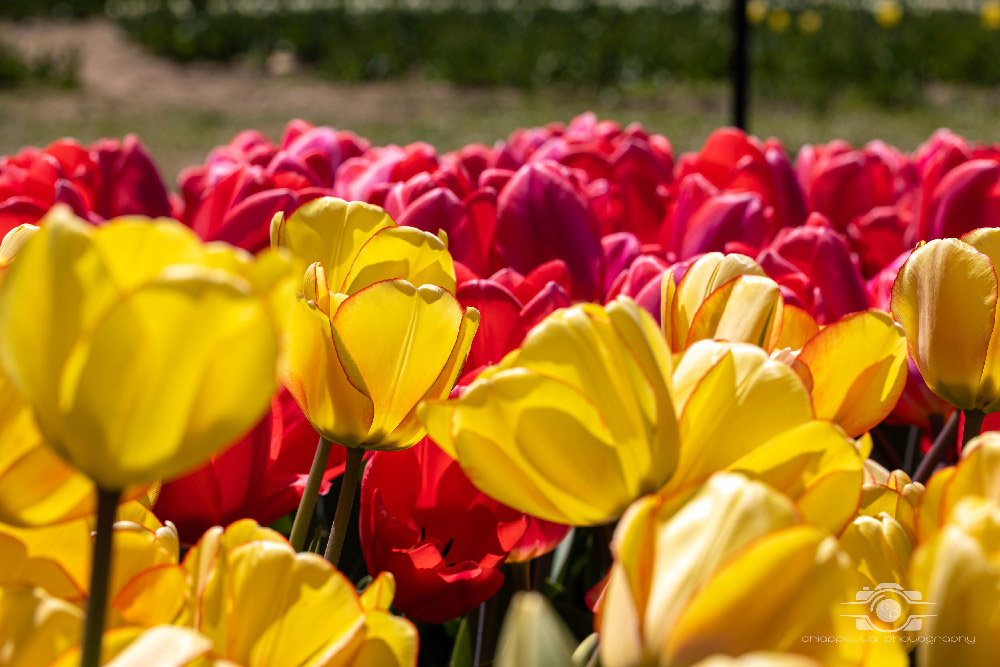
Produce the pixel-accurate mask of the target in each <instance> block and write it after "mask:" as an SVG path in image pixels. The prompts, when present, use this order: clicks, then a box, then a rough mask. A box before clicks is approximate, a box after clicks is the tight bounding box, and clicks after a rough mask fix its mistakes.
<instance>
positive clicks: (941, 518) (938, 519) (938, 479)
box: [917, 431, 1000, 542]
mask: <svg viewBox="0 0 1000 667" xmlns="http://www.w3.org/2000/svg"><path fill="white" fill-rule="evenodd" d="M969 496H978V497H981V498H984V499H986V500H987V501H989V502H992V503H995V504H996V505H998V506H1000V433H998V432H996V431H987V432H986V433H983V434H982V435H980V436H979V437H977V438H974V439H973V440H971V441H970V442H969V443H968V444H966V446H965V447H964V448H963V449H962V457H961V459H960V460H959V461H958V464H957V465H954V466H951V467H948V468H944V469H943V470H939V471H938V472H936V473H934V476H933V477H931V478H930V480H929V481H928V482H927V490H926V491H925V492H924V494H923V498H922V499H921V502H920V510H919V512H918V514H917V518H918V533H919V535H920V541H921V542H925V541H927V540H929V539H930V538H932V537H933V536H934V535H935V533H937V532H938V531H939V530H940V529H941V528H942V527H943V526H944V525H945V523H946V522H947V521H948V517H949V516H950V515H951V513H952V510H953V509H954V507H955V505H957V504H958V502H959V501H960V500H961V499H962V498H965V497H969Z"/></svg>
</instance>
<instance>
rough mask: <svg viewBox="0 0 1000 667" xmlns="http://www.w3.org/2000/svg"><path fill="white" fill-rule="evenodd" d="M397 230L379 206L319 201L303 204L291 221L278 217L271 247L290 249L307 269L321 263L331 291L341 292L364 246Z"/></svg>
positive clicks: (278, 215)
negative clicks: (387, 231) (381, 234)
mask: <svg viewBox="0 0 1000 667" xmlns="http://www.w3.org/2000/svg"><path fill="white" fill-rule="evenodd" d="M395 226H396V223H395V222H393V220H392V218H390V217H389V215H388V214H387V213H386V212H385V211H383V210H382V209H381V208H379V207H378V206H374V205H372V204H366V203H364V202H360V201H354V202H346V201H344V200H343V199H337V198H335V197H320V198H318V199H314V200H312V201H311V202H308V203H306V204H303V205H302V206H301V207H299V208H298V209H297V210H296V211H295V212H294V213H292V215H291V216H290V217H288V218H285V216H284V215H282V214H281V213H278V214H277V215H275V216H274V219H273V220H272V221H271V246H272V247H282V248H287V249H288V250H290V251H291V253H292V254H293V255H295V257H296V258H298V259H299V260H301V262H302V264H303V265H304V266H305V265H309V264H312V263H313V262H319V263H321V264H322V265H323V267H324V268H325V269H326V274H327V280H328V281H329V286H330V289H331V290H333V291H334V292H341V291H343V290H342V287H343V285H344V282H345V280H346V278H347V274H348V273H349V272H350V270H351V266H352V265H353V264H354V258H355V257H356V256H357V254H358V251H359V249H360V248H361V246H363V245H364V244H365V242H366V241H367V240H368V239H370V238H372V237H373V236H374V235H375V234H376V233H378V231H379V230H381V229H385V228H387V227H395Z"/></svg>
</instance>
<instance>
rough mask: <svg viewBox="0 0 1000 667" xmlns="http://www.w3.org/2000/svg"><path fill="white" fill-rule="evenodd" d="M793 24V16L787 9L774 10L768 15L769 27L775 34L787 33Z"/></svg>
mask: <svg viewBox="0 0 1000 667" xmlns="http://www.w3.org/2000/svg"><path fill="white" fill-rule="evenodd" d="M791 24H792V15H791V14H789V13H788V10H787V9H781V8H778V9H772V10H771V13H770V14H768V15H767V27H768V28H770V29H771V30H773V31H774V32H785V31H786V30H788V26H790V25H791Z"/></svg>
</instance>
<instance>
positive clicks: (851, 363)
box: [796, 309, 907, 438]
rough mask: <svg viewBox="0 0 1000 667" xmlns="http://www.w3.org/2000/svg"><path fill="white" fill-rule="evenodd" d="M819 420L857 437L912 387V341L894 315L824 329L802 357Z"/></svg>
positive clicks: (871, 315) (846, 320)
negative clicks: (908, 378)
mask: <svg viewBox="0 0 1000 667" xmlns="http://www.w3.org/2000/svg"><path fill="white" fill-rule="evenodd" d="M796 358H797V360H798V361H799V362H801V363H802V364H804V365H805V366H806V368H807V369H808V371H809V376H810V378H811V385H812V388H811V392H810V393H811V395H812V402H813V409H814V410H815V412H816V417H817V418H818V419H827V420H830V421H832V422H836V423H837V424H839V425H840V427H841V428H843V429H844V431H846V432H847V434H848V435H849V436H851V437H852V438H856V437H858V436H859V435H861V434H862V433H864V432H866V431H868V430H869V429H871V428H873V427H874V426H876V425H877V424H879V422H881V421H882V420H883V419H885V418H886V417H887V416H888V415H889V413H890V412H892V409H893V408H894V407H896V402H897V401H898V400H899V397H900V396H901V395H902V393H903V387H904V386H905V384H906V359H907V357H906V337H905V336H904V334H903V331H902V329H901V328H900V327H899V325H897V324H896V323H895V322H893V321H892V318H891V317H890V316H889V314H888V313H885V312H882V311H880V310H875V309H872V310H868V311H865V312H860V313H851V314H850V315H846V316H844V317H842V318H841V319H839V320H838V321H836V322H834V323H833V324H829V325H827V326H825V327H823V328H822V329H821V330H820V331H819V332H817V333H816V335H814V336H812V337H811V338H810V339H809V340H808V341H807V342H806V344H805V345H804V346H803V347H802V350H801V351H800V352H799V353H798V355H797V357H796Z"/></svg>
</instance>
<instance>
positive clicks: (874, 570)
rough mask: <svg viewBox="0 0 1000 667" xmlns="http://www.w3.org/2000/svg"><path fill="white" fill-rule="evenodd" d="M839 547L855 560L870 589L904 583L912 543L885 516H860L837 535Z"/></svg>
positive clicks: (897, 524) (896, 523)
mask: <svg viewBox="0 0 1000 667" xmlns="http://www.w3.org/2000/svg"><path fill="white" fill-rule="evenodd" d="M840 548H841V549H843V550H844V551H845V552H846V553H847V554H848V555H850V557H851V559H852V560H853V561H854V564H855V566H856V567H857V569H858V571H859V572H860V573H861V574H862V575H864V577H865V578H866V579H867V580H868V584H869V586H870V587H871V588H873V589H874V588H875V587H876V586H877V585H878V584H883V583H895V584H899V585H901V586H902V587H903V588H908V586H907V584H906V568H907V567H908V566H909V564H910V556H911V555H912V554H913V544H912V543H911V542H910V538H909V537H907V535H906V531H905V530H904V529H903V526H902V525H900V523H899V522H898V521H896V520H895V519H893V518H892V517H891V516H889V515H888V514H882V515H881V516H880V517H878V518H875V517H870V516H859V517H856V518H855V519H854V521H852V522H851V523H850V524H849V525H848V526H847V528H845V529H844V532H843V533H841V534H840Z"/></svg>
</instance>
